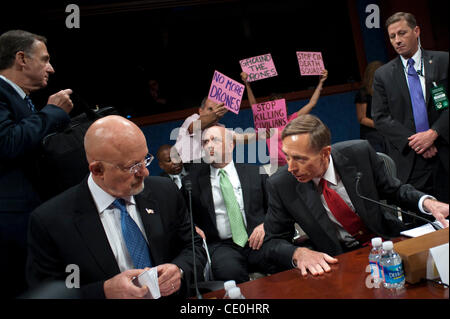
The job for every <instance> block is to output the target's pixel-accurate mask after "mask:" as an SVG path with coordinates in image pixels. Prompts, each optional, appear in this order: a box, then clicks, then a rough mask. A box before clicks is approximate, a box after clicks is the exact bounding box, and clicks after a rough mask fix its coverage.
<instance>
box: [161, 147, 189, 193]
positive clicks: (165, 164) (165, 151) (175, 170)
mask: <svg viewBox="0 0 450 319" xmlns="http://www.w3.org/2000/svg"><path fill="white" fill-rule="evenodd" d="M156 158H157V159H158V165H159V167H160V168H161V169H162V170H163V172H162V173H161V174H160V176H163V177H168V178H170V179H171V180H172V181H173V182H174V183H175V184H176V185H177V186H178V189H180V188H181V186H182V185H181V180H182V179H183V177H184V176H186V175H187V174H188V173H187V172H186V169H185V168H184V167H183V162H182V161H181V159H180V157H179V155H178V153H177V150H176V149H175V147H173V146H170V145H169V144H164V145H161V147H160V148H159V149H158V152H156Z"/></svg>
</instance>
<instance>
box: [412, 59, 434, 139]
mask: <svg viewBox="0 0 450 319" xmlns="http://www.w3.org/2000/svg"><path fill="white" fill-rule="evenodd" d="M408 84H409V93H410V95H411V104H412V108H413V115H414V123H415V124H416V132H417V133H418V132H424V131H427V130H428V129H429V128H430V126H429V124H428V114H427V107H426V105H425V100H424V98H423V91H422V85H421V84H420V79H419V75H418V74H417V72H416V69H414V60H413V59H409V60H408Z"/></svg>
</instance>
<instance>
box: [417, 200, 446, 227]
mask: <svg viewBox="0 0 450 319" xmlns="http://www.w3.org/2000/svg"><path fill="white" fill-rule="evenodd" d="M423 208H424V209H425V210H426V211H427V212H429V213H431V214H433V216H434V218H436V219H437V220H438V221H440V222H441V224H442V225H443V226H444V227H445V228H447V227H448V221H447V220H446V219H445V218H446V217H447V216H448V204H446V203H442V202H439V201H437V200H434V199H431V198H427V199H425V200H424V201H423Z"/></svg>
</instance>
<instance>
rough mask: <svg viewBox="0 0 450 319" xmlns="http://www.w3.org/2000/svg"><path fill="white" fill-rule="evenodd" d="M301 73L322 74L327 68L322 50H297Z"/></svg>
mask: <svg viewBox="0 0 450 319" xmlns="http://www.w3.org/2000/svg"><path fill="white" fill-rule="evenodd" d="M297 59H298V65H299V67H300V74H301V75H321V74H322V71H323V70H324V69H325V66H324V65H323V59H322V53H321V52H297Z"/></svg>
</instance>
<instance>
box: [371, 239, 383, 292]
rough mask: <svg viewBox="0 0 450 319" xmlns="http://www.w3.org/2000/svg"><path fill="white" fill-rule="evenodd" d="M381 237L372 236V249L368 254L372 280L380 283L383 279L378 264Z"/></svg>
mask: <svg viewBox="0 0 450 319" xmlns="http://www.w3.org/2000/svg"><path fill="white" fill-rule="evenodd" d="M381 244H382V239H381V237H375V238H372V250H371V251H370V254H369V265H370V273H371V274H372V278H373V282H374V283H375V284H376V283H380V282H382V281H383V272H382V270H381V266H380V259H381V253H382V249H381Z"/></svg>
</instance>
